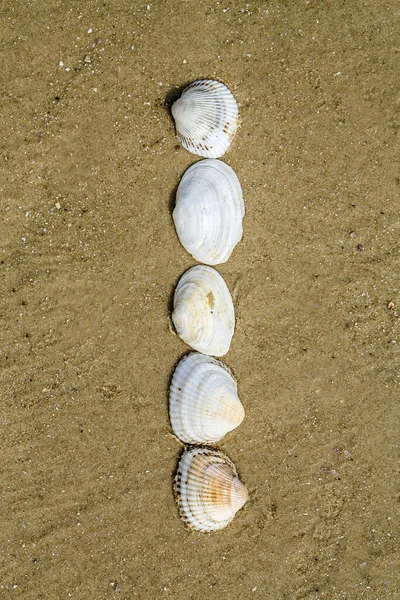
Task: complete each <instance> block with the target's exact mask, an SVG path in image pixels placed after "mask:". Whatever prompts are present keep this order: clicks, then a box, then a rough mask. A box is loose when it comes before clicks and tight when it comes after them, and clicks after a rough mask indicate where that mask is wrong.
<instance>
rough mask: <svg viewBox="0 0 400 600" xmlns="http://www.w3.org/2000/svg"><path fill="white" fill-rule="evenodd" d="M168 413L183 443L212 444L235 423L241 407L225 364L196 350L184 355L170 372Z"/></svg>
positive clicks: (238, 419) (234, 383)
mask: <svg viewBox="0 0 400 600" xmlns="http://www.w3.org/2000/svg"><path fill="white" fill-rule="evenodd" d="M169 416H170V420H171V425H172V429H173V431H174V433H175V435H176V436H177V437H178V438H179V439H180V440H182V441H183V442H184V443H186V444H214V443H216V442H218V441H219V440H220V439H222V438H223V437H224V435H226V434H227V433H228V432H229V431H232V430H233V429H235V428H236V427H238V425H240V423H241V422H242V421H243V418H244V408H243V405H242V403H241V402H240V400H239V397H238V393H237V383H236V380H235V379H234V377H233V375H232V374H231V372H230V370H229V369H228V367H227V366H226V365H224V364H223V363H222V362H220V361H218V360H216V359H215V358H212V357H211V356H205V355H204V354H199V353H198V352H192V353H191V354H189V355H187V356H184V357H183V358H182V360H181V361H180V362H179V364H178V366H177V367H176V369H175V371H174V374H173V376H172V381H171V385H170V389H169Z"/></svg>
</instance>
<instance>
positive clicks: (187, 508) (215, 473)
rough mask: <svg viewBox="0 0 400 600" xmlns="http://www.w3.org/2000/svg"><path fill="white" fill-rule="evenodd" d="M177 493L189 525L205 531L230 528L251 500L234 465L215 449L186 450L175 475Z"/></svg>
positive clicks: (181, 510)
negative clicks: (237, 515) (240, 510)
mask: <svg viewBox="0 0 400 600" xmlns="http://www.w3.org/2000/svg"><path fill="white" fill-rule="evenodd" d="M174 491H175V497H176V500H177V503H178V507H179V512H180V514H181V517H182V518H183V520H184V521H185V523H186V524H187V526H188V527H190V528H191V529H196V530H197V531H204V532H207V531H217V530H218V529H223V528H224V527H226V526H227V525H229V523H230V522H231V521H232V520H233V518H234V516H235V514H236V513H237V511H238V510H239V509H240V508H242V506H243V505H244V504H245V503H246V502H247V500H248V498H249V495H248V492H247V489H246V486H245V485H244V484H243V483H242V482H241V481H240V479H239V477H238V474H237V471H236V467H235V465H234V464H233V462H232V461H231V460H230V459H229V458H228V457H227V456H226V455H225V454H223V453H222V452H219V451H218V450H212V449H211V448H191V449H189V450H185V452H184V453H183V454H182V457H181V459H180V462H179V466H178V471H177V474H176V476H175V484H174Z"/></svg>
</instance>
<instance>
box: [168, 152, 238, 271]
mask: <svg viewBox="0 0 400 600" xmlns="http://www.w3.org/2000/svg"><path fill="white" fill-rule="evenodd" d="M172 216H173V219H174V223H175V228H176V232H177V234H178V237H179V240H180V242H181V244H182V246H183V247H184V248H185V250H187V251H188V252H189V253H190V254H191V255H192V256H193V257H194V258H195V259H196V260H198V261H199V262H201V263H205V264H206V265H218V264H220V263H224V262H226V261H227V260H228V258H229V257H230V255H231V254H232V251H233V249H234V247H235V246H236V244H237V243H238V242H239V241H240V240H241V239H242V233H243V228H242V221H243V216H244V201H243V195H242V188H241V187H240V183H239V179H238V178H237V176H236V173H235V171H234V170H233V169H232V168H231V167H230V166H229V165H227V164H225V163H224V162H222V161H220V160H215V159H210V160H200V161H199V162H197V163H195V164H194V165H192V166H191V167H189V169H188V170H187V171H186V172H185V174H184V176H183V177H182V179H181V182H180V184H179V186H178V189H177V192H176V206H175V209H174V212H173V213H172Z"/></svg>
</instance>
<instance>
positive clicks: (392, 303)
mask: <svg viewBox="0 0 400 600" xmlns="http://www.w3.org/2000/svg"><path fill="white" fill-rule="evenodd" d="M387 307H388V309H389V310H393V309H394V302H393V301H392V300H390V302H388V305H387Z"/></svg>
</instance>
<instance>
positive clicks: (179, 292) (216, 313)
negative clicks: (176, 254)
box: [172, 265, 235, 356]
mask: <svg viewBox="0 0 400 600" xmlns="http://www.w3.org/2000/svg"><path fill="white" fill-rule="evenodd" d="M172 321H173V323H174V326H175V329H176V331H177V334H178V335H179V337H180V338H181V339H182V340H183V341H184V342H186V343H187V344H189V346H191V347H192V348H193V349H194V350H197V351H198V352H202V353H203V354H209V355H212V356H223V355H224V354H226V353H227V352H228V350H229V346H230V344H231V340H232V336H233V331H234V328H235V310H234V308H233V302H232V297H231V294H230V292H229V290H228V287H227V285H226V283H225V281H224V280H223V279H222V277H221V275H220V274H219V273H217V271H216V270H215V269H212V268H211V267H206V266H205V265H197V266H195V267H192V268H191V269H189V270H188V271H186V273H184V274H183V275H182V277H181V278H180V280H179V282H178V285H177V286H176V290H175V294H174V311H173V313H172Z"/></svg>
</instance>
